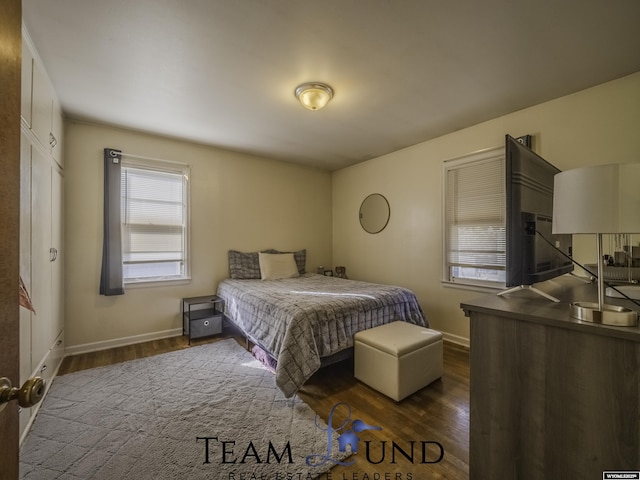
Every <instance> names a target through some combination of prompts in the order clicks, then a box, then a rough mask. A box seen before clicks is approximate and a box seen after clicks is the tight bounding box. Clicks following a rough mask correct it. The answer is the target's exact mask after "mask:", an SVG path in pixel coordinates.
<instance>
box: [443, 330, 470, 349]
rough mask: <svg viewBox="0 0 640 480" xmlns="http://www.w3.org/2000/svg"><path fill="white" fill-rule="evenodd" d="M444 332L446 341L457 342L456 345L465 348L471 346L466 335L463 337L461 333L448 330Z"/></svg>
mask: <svg viewBox="0 0 640 480" xmlns="http://www.w3.org/2000/svg"><path fill="white" fill-rule="evenodd" d="M441 333H442V339H443V340H444V341H445V342H450V343H455V344H456V345H460V346H461V347H464V348H467V349H468V348H469V345H470V343H469V339H468V338H465V337H461V336H459V335H454V334H452V333H447V332H441Z"/></svg>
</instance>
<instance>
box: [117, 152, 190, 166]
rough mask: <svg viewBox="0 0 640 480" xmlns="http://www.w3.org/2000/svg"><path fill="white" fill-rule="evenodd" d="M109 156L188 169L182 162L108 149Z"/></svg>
mask: <svg viewBox="0 0 640 480" xmlns="http://www.w3.org/2000/svg"><path fill="white" fill-rule="evenodd" d="M109 155H110V156H111V157H113V158H115V157H116V156H118V155H120V156H121V157H130V158H137V159H139V160H150V161H152V162H162V163H170V164H173V165H182V166H184V167H188V166H189V164H188V163H183V162H174V161H173V160H164V159H162V158H154V157H145V156H143V155H135V154H133V153H125V152H121V151H120V150H116V149H113V148H111V149H109Z"/></svg>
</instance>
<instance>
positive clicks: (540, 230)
mask: <svg viewBox="0 0 640 480" xmlns="http://www.w3.org/2000/svg"><path fill="white" fill-rule="evenodd" d="M505 169H506V182H507V184H506V204H507V209H506V210H507V211H506V219H505V220H506V249H507V252H506V253H507V255H506V265H505V267H506V275H505V283H506V286H507V287H518V286H525V285H533V284H534V283H538V282H542V281H545V280H549V279H551V278H554V277H557V276H559V275H563V274H565V273H568V272H571V271H572V270H573V263H572V262H571V260H570V259H569V258H567V257H566V256H565V255H567V256H569V257H570V256H571V235H553V234H552V233H551V223H552V222H551V219H552V215H553V177H554V175H555V174H556V173H559V172H560V170H559V169H558V168H556V167H554V166H553V165H551V164H550V163H549V162H547V161H546V160H545V159H544V158H542V157H541V156H539V155H538V154H536V153H535V152H534V151H533V150H531V149H530V148H528V147H526V146H525V145H523V144H522V143H520V142H518V141H517V140H516V139H515V138H513V137H511V136H510V135H507V136H506V147H505ZM543 237H544V238H543ZM545 238H546V239H547V240H548V241H549V242H551V245H550V244H549V243H548V242H547V241H545ZM554 247H555V248H554ZM558 250H560V251H561V252H563V253H564V254H565V255H563V254H562V253H560V251H558Z"/></svg>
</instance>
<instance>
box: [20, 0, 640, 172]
mask: <svg viewBox="0 0 640 480" xmlns="http://www.w3.org/2000/svg"><path fill="white" fill-rule="evenodd" d="M22 3H23V16H24V22H25V24H26V26H27V30H28V31H29V33H30V35H31V37H32V39H33V41H34V43H35V45H36V48H37V50H38V52H39V54H40V57H41V58H42V60H43V61H44V64H45V67H46V69H47V71H48V73H49V75H50V77H51V80H52V82H53V84H54V88H55V90H56V92H57V93H58V95H59V97H60V101H61V103H62V107H63V109H64V111H65V113H66V114H67V115H68V116H70V117H74V118H79V119H86V120H91V121H98V122H103V123H108V124H114V125H119V126H123V127H128V128H133V129H137V130H142V131H148V132H153V133H158V134H163V135H169V136H172V137H177V138H182V139H186V140H190V141H195V142H200V143H204V144H210V145H215V146H219V147H222V148H227V149H232V150H237V151H241V152H246V153H252V154H256V155H260V156H264V157H268V158H276V159H282V160H286V161H292V162H299V163H302V164H307V165H314V166H318V167H321V168H326V169H330V170H334V169H338V168H341V167H344V166H347V165H351V164H354V163H357V162H361V161H364V160H367V159H370V158H374V157H377V156H380V155H383V154H385V153H389V152H392V151H395V150H398V149H400V148H402V147H406V146H409V145H414V144H416V143H420V142H422V141H425V140H428V139H431V138H435V137H438V136H440V135H443V134H446V133H449V132H452V131H455V130H458V129H461V128H464V127H467V126H471V125H475V124H477V123H480V122H482V121H485V120H489V119H491V118H495V117H497V116H500V115H504V114H507V113H509V112H513V111H516V110H520V109H522V108H525V107H528V106H531V105H535V104H538V103H541V102H544V101H547V100H550V99H553V98H557V97H560V96H563V95H566V94H569V93H573V92H576V91H579V90H582V89H585V88H588V87H590V86H593V85H597V84H599V83H603V82H606V81H609V80H613V79H615V78H619V77H622V76H624V75H627V74H630V73H633V72H637V71H640V1H638V0H611V1H606V0H526V1H523V0H481V1H480V0H457V1H456V0H439V1H438V0H323V1H322V2H312V1H310V0H135V1H131V0H101V1H98V0H56V1H52V0H23V2H22ZM307 81H321V82H326V83H328V84H329V85H331V86H332V87H333V88H334V90H335V97H334V98H333V100H332V101H331V102H330V103H329V105H328V106H327V107H326V108H325V109H324V110H321V111H317V112H310V111H308V110H305V109H303V108H302V106H300V105H299V104H298V103H297V100H296V99H295V97H294V94H293V91H294V89H295V87H296V86H297V85H298V84H300V83H303V82H307ZM505 133H508V132H505ZM519 133H523V132H519ZM524 133H526V132H524Z"/></svg>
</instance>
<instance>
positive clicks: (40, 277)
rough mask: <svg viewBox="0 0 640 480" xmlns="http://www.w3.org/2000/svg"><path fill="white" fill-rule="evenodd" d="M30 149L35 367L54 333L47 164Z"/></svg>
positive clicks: (32, 330) (49, 195) (49, 187)
mask: <svg viewBox="0 0 640 480" xmlns="http://www.w3.org/2000/svg"><path fill="white" fill-rule="evenodd" d="M31 150H32V151H31V298H32V300H33V306H34V308H35V310H36V313H35V315H33V316H32V321H31V363H32V366H33V367H35V366H37V364H38V363H39V362H40V361H41V360H42V359H43V358H44V356H45V355H46V354H47V353H48V351H49V348H50V347H51V344H52V343H53V340H54V339H55V337H53V330H54V328H53V326H52V322H51V319H52V315H51V313H52V290H51V259H52V252H51V250H50V249H51V164H50V163H49V162H50V161H49V159H48V158H47V157H46V156H45V155H44V154H42V153H41V151H40V149H39V148H37V147H35V146H33V147H32V149H31ZM52 337H53V338H52Z"/></svg>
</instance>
